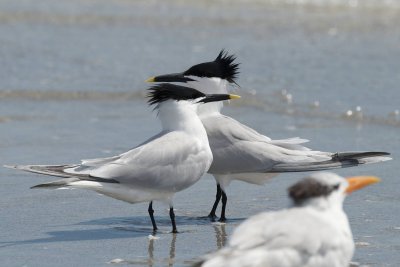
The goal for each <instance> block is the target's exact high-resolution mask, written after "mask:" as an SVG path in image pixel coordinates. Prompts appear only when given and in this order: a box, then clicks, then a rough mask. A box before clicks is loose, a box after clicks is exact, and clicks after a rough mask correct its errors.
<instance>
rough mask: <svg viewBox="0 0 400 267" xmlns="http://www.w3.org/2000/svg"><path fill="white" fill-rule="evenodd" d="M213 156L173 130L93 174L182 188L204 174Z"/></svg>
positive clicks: (123, 181)
mask: <svg viewBox="0 0 400 267" xmlns="http://www.w3.org/2000/svg"><path fill="white" fill-rule="evenodd" d="M211 161H212V155H211V153H210V151H209V150H208V149H204V146H203V145H202V143H201V142H199V141H197V140H196V139H194V138H193V137H192V136H189V135H188V134H186V133H184V132H169V133H165V134H164V135H162V136H160V137H159V138H156V139H154V140H152V141H151V142H148V143H146V144H144V145H142V146H139V147H137V148H135V149H133V150H130V151H128V152H126V153H124V154H122V155H121V156H120V157H119V158H118V159H116V160H114V161H111V162H108V163H106V164H104V165H102V166H100V167H97V168H95V169H93V170H91V172H90V176H94V177H99V178H103V179H112V180H116V181H117V182H119V183H121V184H126V185H128V186H132V187H136V188H137V187H139V188H147V189H152V188H156V189H159V190H163V189H165V190H173V191H180V190H182V189H184V188H186V187H188V186H190V185H191V184H193V183H194V182H196V181H197V180H198V179H199V178H200V177H201V175H203V174H204V173H205V172H206V171H207V170H208V168H209V166H210V164H211Z"/></svg>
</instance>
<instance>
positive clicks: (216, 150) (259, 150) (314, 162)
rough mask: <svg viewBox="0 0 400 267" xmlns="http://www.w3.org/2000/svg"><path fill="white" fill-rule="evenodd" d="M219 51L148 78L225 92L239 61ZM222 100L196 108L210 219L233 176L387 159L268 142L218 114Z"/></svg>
mask: <svg viewBox="0 0 400 267" xmlns="http://www.w3.org/2000/svg"><path fill="white" fill-rule="evenodd" d="M235 60H236V57H235V56H234V55H229V54H228V53H227V52H226V51H224V50H222V51H221V52H220V53H219V55H218V56H217V58H216V59H215V60H214V61H211V62H204V63H200V64H197V65H194V66H192V67H190V68H189V69H187V70H186V71H184V72H180V73H173V74H167V75H160V76H155V77H151V78H149V79H148V80H147V82H158V83H162V82H170V83H171V82H174V83H184V85H185V86H188V87H191V88H194V89H197V90H199V91H201V92H203V93H214V94H227V93H228V85H229V84H236V79H237V76H238V74H239V64H238V63H235ZM222 107H223V103H217V102H215V103H209V104H206V105H202V106H201V107H200V108H199V109H198V114H199V117H200V119H201V121H202V123H203V125H204V127H205V129H206V131H207V135H208V139H209V143H210V147H211V151H212V153H213V156H214V160H213V163H212V165H211V167H210V169H209V171H208V172H209V173H210V174H212V175H213V176H214V178H215V179H216V182H217V194H216V199H215V202H214V205H213V207H212V209H211V212H210V214H209V215H208V216H209V217H210V218H212V219H215V218H216V215H215V212H216V209H217V206H218V203H219V201H220V200H221V198H222V209H221V216H220V219H219V221H222V222H223V221H225V220H226V216H225V210H226V204H227V199H228V198H227V195H226V188H227V187H228V185H229V184H230V183H231V181H233V180H240V181H244V182H248V183H252V184H258V185H262V184H264V183H266V182H267V181H268V180H269V179H270V178H272V177H274V176H276V175H278V174H279V173H282V172H305V171H321V170H329V169H335V168H344V167H351V166H357V165H360V164H367V163H376V162H381V161H386V160H390V159H391V158H390V157H387V156H388V155H390V154H389V153H387V152H336V153H334V152H321V151H314V150H311V149H309V148H307V147H305V146H303V143H305V142H308V140H306V139H301V138H298V137H296V138H289V139H282V140H272V139H271V138H269V137H267V136H265V135H262V134H260V133H258V132H257V131H256V130H254V129H252V128H250V127H248V126H246V125H244V124H242V123H240V122H238V121H237V120H235V119H233V118H231V117H228V116H226V115H223V114H221V109H222Z"/></svg>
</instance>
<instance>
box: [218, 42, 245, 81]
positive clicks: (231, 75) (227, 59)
mask: <svg viewBox="0 0 400 267" xmlns="http://www.w3.org/2000/svg"><path fill="white" fill-rule="evenodd" d="M235 60H236V56H235V55H233V54H232V55H229V54H228V52H226V51H225V50H224V49H222V50H221V52H219V54H218V56H217V58H216V59H215V60H214V62H217V63H218V64H219V65H220V66H221V69H222V72H223V77H222V78H224V79H227V80H228V81H229V82H234V81H235V80H236V79H237V76H238V74H239V65H240V63H235Z"/></svg>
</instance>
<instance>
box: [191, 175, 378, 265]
mask: <svg viewBox="0 0 400 267" xmlns="http://www.w3.org/2000/svg"><path fill="white" fill-rule="evenodd" d="M378 181H379V179H378V178H377V177H372V176H358V177H350V178H347V179H344V178H343V177H340V176H338V175H336V174H333V173H316V174H313V175H311V176H310V177H308V178H305V179H303V180H302V181H300V182H298V183H296V184H295V185H293V186H291V187H290V188H289V190H288V192H289V197H290V198H291V200H292V202H293V207H291V208H288V209H285V210H280V211H274V212H263V213H260V214H257V215H255V216H252V217H250V218H249V219H247V220H245V221H244V222H243V223H242V224H240V225H239V226H238V227H237V228H236V229H235V231H234V232H233V234H232V236H231V239H230V241H229V243H228V245H227V246H226V247H225V248H222V249H221V250H219V251H217V252H215V253H211V254H209V255H205V256H204V257H203V258H202V260H201V262H199V263H198V264H197V265H196V266H201V267H219V266H229V267H299V266H301V267H348V266H349V264H350V261H351V258H352V257H353V253H354V241H353V236H352V233H351V229H350V225H349V221H348V219H347V216H346V214H345V213H344V211H343V201H344V199H345V197H346V195H347V194H350V193H351V192H353V191H355V190H358V189H361V188H363V187H365V186H367V185H369V184H373V183H377V182H378Z"/></svg>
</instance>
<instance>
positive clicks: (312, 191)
mask: <svg viewBox="0 0 400 267" xmlns="http://www.w3.org/2000/svg"><path fill="white" fill-rule="evenodd" d="M336 189H338V185H334V186H331V185H324V184H321V183H320V182H318V181H316V180H315V179H312V178H305V179H303V180H301V181H300V182H298V183H296V184H294V185H292V186H291V187H289V189H288V193H289V197H290V198H291V199H292V200H293V202H294V203H295V204H296V205H301V204H302V203H303V202H304V201H306V200H308V199H311V198H315V197H322V196H325V197H326V196H328V195H329V194H330V193H331V192H332V191H334V190H336Z"/></svg>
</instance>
